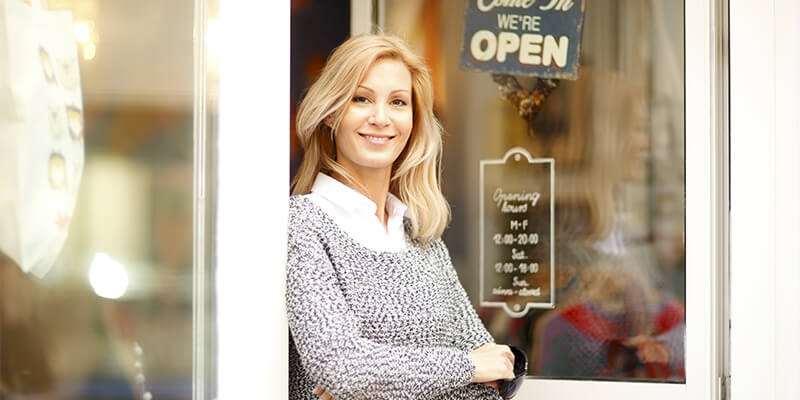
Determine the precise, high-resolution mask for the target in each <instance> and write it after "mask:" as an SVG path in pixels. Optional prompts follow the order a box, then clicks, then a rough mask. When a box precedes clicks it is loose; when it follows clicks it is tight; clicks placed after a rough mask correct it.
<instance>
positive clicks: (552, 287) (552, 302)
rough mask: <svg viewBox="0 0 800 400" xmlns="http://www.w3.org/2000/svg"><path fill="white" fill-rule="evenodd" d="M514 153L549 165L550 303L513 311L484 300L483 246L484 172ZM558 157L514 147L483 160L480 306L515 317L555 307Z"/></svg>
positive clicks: (481, 182)
mask: <svg viewBox="0 0 800 400" xmlns="http://www.w3.org/2000/svg"><path fill="white" fill-rule="evenodd" d="M512 156H514V159H515V160H516V161H519V160H520V159H521V157H523V156H524V157H525V159H526V160H527V161H528V163H529V164H550V238H549V244H550V301H549V302H529V303H527V304H526V305H525V307H524V308H523V309H522V310H521V311H514V310H512V309H511V308H510V307H509V306H508V303H507V302H498V301H485V300H484V299H485V293H484V275H485V274H486V268H485V265H484V263H485V254H484V245H485V240H486V227H485V223H484V217H485V215H484V207H485V204H486V200H485V197H486V191H485V190H484V188H485V183H486V182H485V177H484V171H485V167H486V166H487V165H503V164H506V162H507V161H508V160H509V159H510V158H511V157H512ZM555 173H556V170H555V159H554V158H534V157H533V156H531V153H530V152H528V150H526V149H524V148H522V147H519V146H517V147H512V148H510V149H509V150H508V151H506V153H505V154H504V155H503V157H502V158H499V159H489V160H480V178H479V184H478V186H479V188H478V190H480V196H479V197H478V199H479V202H480V203H479V220H478V225H479V229H480V232H479V233H480V259H479V260H480V261H479V264H478V269H479V276H480V299H479V300H480V302H479V303H480V306H481V307H493V308H502V309H504V310H505V311H506V313H508V315H509V316H511V317H512V318H521V317H524V316H525V315H526V314H527V313H528V311H530V310H531V309H554V308H555V307H556V291H555V266H556V264H555V202H556V196H555V194H556V192H555V183H556V176H555Z"/></svg>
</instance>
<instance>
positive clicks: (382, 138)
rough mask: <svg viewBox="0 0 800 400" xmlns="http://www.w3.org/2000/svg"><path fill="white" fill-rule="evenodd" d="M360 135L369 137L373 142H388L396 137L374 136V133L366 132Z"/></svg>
mask: <svg viewBox="0 0 800 400" xmlns="http://www.w3.org/2000/svg"><path fill="white" fill-rule="evenodd" d="M358 135H359V136H361V137H363V138H364V139H367V140H368V141H370V142H372V143H386V142H388V141H390V140H392V139H394V136H374V135H367V134H365V133H359V134H358Z"/></svg>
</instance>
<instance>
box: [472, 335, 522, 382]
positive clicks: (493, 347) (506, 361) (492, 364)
mask: <svg viewBox="0 0 800 400" xmlns="http://www.w3.org/2000/svg"><path fill="white" fill-rule="evenodd" d="M469 357H470V358H471V359H472V364H473V365H475V376H474V377H473V378H472V381H473V382H480V383H483V382H492V381H496V380H500V379H512V378H514V354H513V353H511V349H510V348H509V347H508V346H504V345H499V344H494V343H486V344H485V345H483V346H481V347H478V348H477V349H475V350H472V351H471V352H470V353H469Z"/></svg>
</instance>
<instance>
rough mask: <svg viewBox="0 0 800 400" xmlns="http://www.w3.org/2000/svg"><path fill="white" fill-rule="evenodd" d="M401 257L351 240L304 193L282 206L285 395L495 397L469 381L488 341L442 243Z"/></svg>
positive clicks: (414, 247)
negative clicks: (285, 219) (477, 352)
mask: <svg viewBox="0 0 800 400" xmlns="http://www.w3.org/2000/svg"><path fill="white" fill-rule="evenodd" d="M406 241H407V246H406V248H405V249H404V250H403V251H400V252H378V251H373V250H370V249H368V248H366V247H364V246H362V245H360V244H359V243H357V242H356V241H355V240H354V239H353V238H352V237H350V236H349V235H348V234H347V233H345V232H343V231H342V230H341V228H340V227H339V226H338V225H337V224H336V223H335V222H334V221H333V219H332V218H331V217H330V216H329V215H328V214H326V213H325V212H324V211H322V209H320V208H319V206H317V205H316V204H314V203H313V202H312V201H310V200H309V199H308V198H307V197H305V196H293V197H291V198H290V200H289V243H288V265H287V291H286V305H287V314H288V319H289V331H290V337H289V393H290V394H289V398H290V399H292V400H295V399H297V400H299V399H314V398H316V396H314V395H313V394H312V390H313V389H314V387H315V386H316V385H317V384H319V385H320V386H322V387H323V388H325V389H326V390H327V391H328V392H329V393H331V395H333V397H335V398H336V399H337V400H355V399H378V400H380V399H387V400H388V399H393V400H394V399H448V400H462V399H463V400H466V399H500V396H499V395H497V393H496V392H495V390H494V389H493V388H490V387H488V386H485V385H482V384H477V383H470V381H471V380H472V377H473V376H474V373H475V367H474V365H473V364H472V361H471V359H470V358H469V352H470V351H471V350H473V349H475V348H477V347H480V346H482V345H484V344H486V343H489V342H493V340H492V337H491V335H489V333H488V332H487V331H486V329H485V327H484V326H483V324H482V323H481V321H480V319H479V318H478V316H477V314H476V313H475V309H474V308H473V307H472V304H471V303H470V301H469V298H468V297H467V294H466V292H465V291H464V289H463V287H462V286H461V284H460V283H459V281H458V276H457V275H456V272H455V270H454V269H453V265H452V262H451V260H450V256H449V254H448V252H447V248H446V247H445V245H444V243H443V242H442V240H441V239H437V240H433V241H430V242H428V243H426V244H421V243H419V242H418V241H416V240H412V239H410V238H409V236H408V235H406Z"/></svg>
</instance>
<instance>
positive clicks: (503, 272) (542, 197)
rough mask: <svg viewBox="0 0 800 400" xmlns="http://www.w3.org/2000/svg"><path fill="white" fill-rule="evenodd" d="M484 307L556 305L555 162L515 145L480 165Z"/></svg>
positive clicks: (511, 309) (518, 311)
mask: <svg viewBox="0 0 800 400" xmlns="http://www.w3.org/2000/svg"><path fill="white" fill-rule="evenodd" d="M479 187H480V197H479V198H480V281H481V283H480V285H481V286H480V304H481V306H484V307H498V308H503V309H505V310H506V312H507V313H508V314H509V315H511V316H512V317H522V316H524V315H525V314H526V313H527V312H528V310H530V309H535V308H554V307H555V292H554V290H553V288H554V287H555V273H554V271H555V264H554V249H555V243H554V240H553V231H554V229H553V228H554V223H555V221H554V208H555V204H554V197H553V195H554V187H555V162H554V160H553V159H552V158H533V157H532V156H531V154H530V153H529V152H528V151H527V150H525V149H523V148H521V147H514V148H512V149H510V150H508V151H507V152H506V154H505V155H504V156H503V158H502V159H497V160H481V162H480V185H479Z"/></svg>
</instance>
